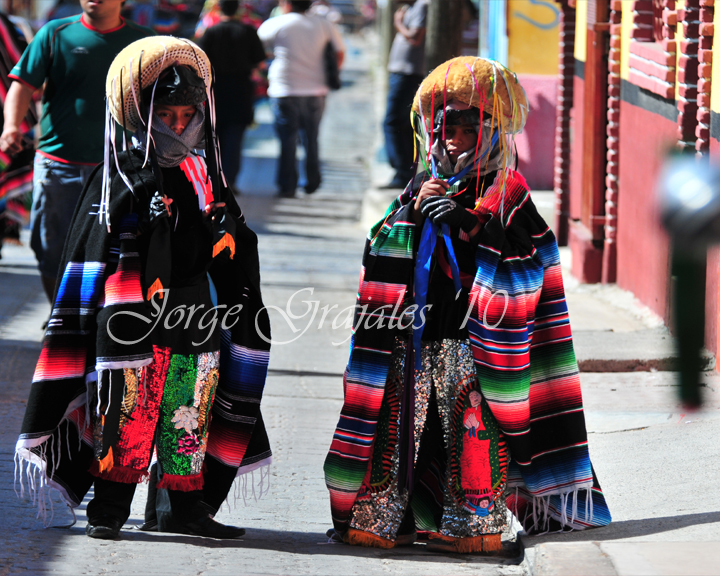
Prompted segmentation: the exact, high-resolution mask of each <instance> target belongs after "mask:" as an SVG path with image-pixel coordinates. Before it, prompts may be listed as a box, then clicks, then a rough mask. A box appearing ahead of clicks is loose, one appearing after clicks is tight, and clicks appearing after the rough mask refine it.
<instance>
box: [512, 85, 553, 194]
mask: <svg viewBox="0 0 720 576" xmlns="http://www.w3.org/2000/svg"><path fill="white" fill-rule="evenodd" d="M518 80H520V84H521V85H522V87H523V88H524V89H525V94H527V99H528V104H529V105H530V113H529V114H528V118H527V123H526V124H525V129H524V130H523V132H522V134H518V135H517V136H516V138H515V144H516V145H517V149H518V159H519V162H518V167H519V170H520V173H521V174H522V175H523V176H524V177H525V179H526V180H527V182H528V184H529V185H530V188H532V189H534V190H552V187H553V161H554V153H555V106H556V98H557V95H556V90H557V76H540V75H538V74H518Z"/></svg>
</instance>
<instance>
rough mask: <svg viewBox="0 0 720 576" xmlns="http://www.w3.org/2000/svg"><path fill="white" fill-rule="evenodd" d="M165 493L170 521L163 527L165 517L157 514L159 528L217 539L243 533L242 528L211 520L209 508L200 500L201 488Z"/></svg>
mask: <svg viewBox="0 0 720 576" xmlns="http://www.w3.org/2000/svg"><path fill="white" fill-rule="evenodd" d="M167 495H168V496H169V500H170V507H171V509H172V514H171V518H172V522H171V523H168V525H167V527H165V522H164V520H165V518H164V517H163V516H162V515H159V516H158V518H159V520H161V522H160V530H162V531H167V532H177V533H179V534H192V535H193V536H203V537H205V538H216V539H218V540H232V539H235V538H240V536H242V535H243V534H245V529H244V528H237V527H235V526H225V525H224V524H221V523H220V522H216V521H215V520H213V518H212V516H211V515H210V509H209V508H208V506H207V505H206V504H205V503H204V502H203V501H202V496H203V492H202V490H193V491H190V492H180V491H178V490H168V491H167Z"/></svg>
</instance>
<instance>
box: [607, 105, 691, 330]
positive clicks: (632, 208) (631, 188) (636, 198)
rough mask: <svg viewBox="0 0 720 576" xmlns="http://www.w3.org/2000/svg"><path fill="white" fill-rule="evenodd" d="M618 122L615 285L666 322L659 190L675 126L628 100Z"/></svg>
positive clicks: (664, 252)
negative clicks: (657, 195) (659, 178)
mask: <svg viewBox="0 0 720 576" xmlns="http://www.w3.org/2000/svg"><path fill="white" fill-rule="evenodd" d="M620 120H621V121H620V142H619V144H620V150H619V153H620V175H619V199H618V238H617V251H618V254H617V283H618V286H620V287H621V288H623V289H625V290H630V291H631V292H633V293H634V294H635V296H636V297H637V298H638V299H639V300H640V301H641V302H643V303H644V304H645V305H646V306H648V307H650V308H651V309H652V310H653V311H654V312H655V313H657V314H659V315H660V316H662V317H663V318H664V319H665V322H666V323H667V322H668V321H669V309H668V270H669V257H668V255H669V240H668V236H667V234H666V233H665V231H664V229H663V228H662V225H661V224H660V219H659V216H658V205H657V200H656V190H655V186H656V180H657V175H658V173H659V172H660V169H661V165H662V162H663V160H664V158H665V154H666V152H667V150H668V149H669V148H670V147H671V146H673V145H674V144H675V142H676V141H677V124H676V123H675V122H673V121H671V120H667V119H666V118H663V117H662V116H660V115H659V114H654V113H652V112H648V111H647V110H644V109H642V108H639V107H637V106H634V105H632V104H629V103H627V102H621V103H620ZM649 127H652V128H651V129H649Z"/></svg>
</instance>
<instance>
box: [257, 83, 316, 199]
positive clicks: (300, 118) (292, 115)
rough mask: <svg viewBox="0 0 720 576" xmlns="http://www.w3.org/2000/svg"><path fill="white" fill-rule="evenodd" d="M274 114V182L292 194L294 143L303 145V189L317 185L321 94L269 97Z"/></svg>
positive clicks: (285, 191) (294, 158)
mask: <svg viewBox="0 0 720 576" xmlns="http://www.w3.org/2000/svg"><path fill="white" fill-rule="evenodd" d="M270 104H271V106H272V110H273V114H274V115H275V133H276V134H277V136H278V138H279V139H280V159H279V160H278V171H277V185H278V188H279V190H280V193H281V194H283V195H292V194H294V193H295V189H296V188H297V183H298V169H297V159H296V154H297V142H298V136H299V137H300V138H301V141H302V145H303V147H304V148H305V173H306V177H307V185H306V186H305V190H306V192H314V191H315V190H317V189H318V188H319V187H320V155H319V152H318V132H319V131H320V120H321V119H322V115H323V111H324V110H325V96H287V97H285V98H272V99H271V100H270Z"/></svg>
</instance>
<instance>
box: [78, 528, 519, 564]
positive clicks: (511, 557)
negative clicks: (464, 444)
mask: <svg viewBox="0 0 720 576" xmlns="http://www.w3.org/2000/svg"><path fill="white" fill-rule="evenodd" d="M128 526H129V525H128V524H126V525H125V529H124V530H123V531H122V532H121V533H120V536H121V538H122V540H125V541H129V542H155V543H158V544H160V543H170V542H172V543H176V544H183V545H188V546H198V547H203V548H237V549H248V548H251V549H255V550H271V551H275V552H284V553H287V554H303V555H311V556H316V555H323V556H354V557H358V558H378V559H393V558H394V559H401V560H406V561H407V560H410V561H418V562H438V563H444V562H448V561H449V560H451V561H453V562H458V561H465V562H468V563H482V564H505V565H507V564H519V563H520V562H521V561H522V552H521V549H520V546H519V545H518V544H517V543H516V542H511V541H507V542H503V549H502V551H501V552H499V553H497V554H495V555H487V556H486V555H480V554H443V553H437V552H428V551H426V547H425V545H424V544H418V543H416V544H414V545H412V546H403V547H401V548H397V549H395V550H380V549H377V548H362V547H357V546H347V545H344V544H329V543H328V538H327V536H326V535H325V534H324V533H318V532H291V531H279V530H258V529H254V528H249V529H248V532H247V534H246V535H245V536H244V537H243V538H241V539H238V540H213V539H211V538H201V537H196V536H185V535H182V534H165V533H157V532H155V533H148V532H140V531H139V530H136V529H128ZM69 532H72V533H78V536H79V535H80V534H82V536H83V537H84V529H81V528H77V527H73V528H71V529H70V530H69ZM66 533H67V532H66Z"/></svg>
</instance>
